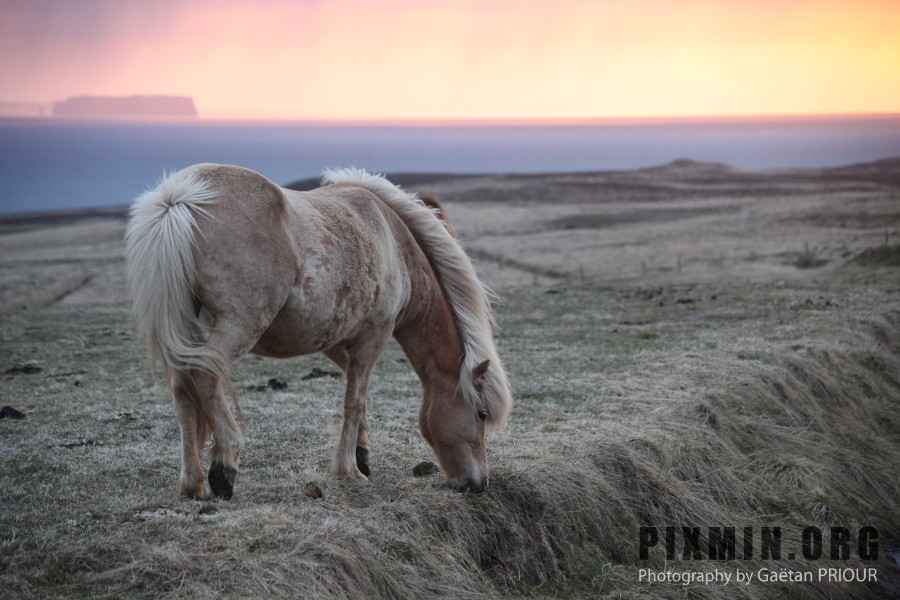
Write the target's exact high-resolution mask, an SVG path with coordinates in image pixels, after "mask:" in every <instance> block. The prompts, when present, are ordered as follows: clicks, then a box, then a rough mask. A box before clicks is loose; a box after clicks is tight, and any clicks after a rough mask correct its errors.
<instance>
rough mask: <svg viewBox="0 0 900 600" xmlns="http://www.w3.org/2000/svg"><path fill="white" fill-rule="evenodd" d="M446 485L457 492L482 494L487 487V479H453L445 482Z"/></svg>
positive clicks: (483, 477) (484, 477)
mask: <svg viewBox="0 0 900 600" xmlns="http://www.w3.org/2000/svg"><path fill="white" fill-rule="evenodd" d="M447 485H449V486H450V487H452V488H453V489H454V490H456V491H457V492H475V493H478V492H483V491H484V490H485V488H486V487H487V486H488V478H487V477H486V476H482V477H478V478H472V477H454V478H452V479H448V480H447Z"/></svg>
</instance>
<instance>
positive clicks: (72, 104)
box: [53, 96, 197, 117]
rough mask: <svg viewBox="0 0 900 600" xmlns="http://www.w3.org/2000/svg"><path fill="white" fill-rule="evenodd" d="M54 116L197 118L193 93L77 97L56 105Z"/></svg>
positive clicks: (54, 106)
mask: <svg viewBox="0 0 900 600" xmlns="http://www.w3.org/2000/svg"><path fill="white" fill-rule="evenodd" d="M53 116H54V117H196V116H197V109H196V108H195V107H194V99H193V98H191V97H190V96H122V97H119V96H74V97H72V98H69V99H67V100H64V101H62V102H56V103H55V104H54V105H53Z"/></svg>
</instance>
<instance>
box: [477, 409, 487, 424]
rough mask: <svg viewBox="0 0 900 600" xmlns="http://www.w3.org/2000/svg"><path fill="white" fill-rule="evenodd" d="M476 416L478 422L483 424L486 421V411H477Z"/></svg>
mask: <svg viewBox="0 0 900 600" xmlns="http://www.w3.org/2000/svg"><path fill="white" fill-rule="evenodd" d="M476 414H477V415H478V420H479V421H482V422H483V421H484V420H485V419H487V416H488V413H487V411H486V410H479V411H477V412H476Z"/></svg>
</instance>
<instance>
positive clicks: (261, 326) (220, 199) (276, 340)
mask: <svg viewBox="0 0 900 600" xmlns="http://www.w3.org/2000/svg"><path fill="white" fill-rule="evenodd" d="M190 169H192V170H193V171H194V173H195V175H196V176H197V177H198V178H201V179H204V180H206V181H208V182H209V186H210V189H211V191H213V192H214V193H215V194H216V200H215V202H213V203H212V204H210V205H208V206H207V207H205V209H206V211H207V212H208V215H209V216H208V218H202V219H200V220H199V229H200V235H198V236H197V238H196V240H195V242H196V247H195V250H194V254H195V260H196V264H197V273H198V283H199V285H198V290H197V297H198V299H199V300H200V303H201V304H202V306H203V307H204V308H206V310H207V311H208V312H209V313H210V315H211V317H212V320H213V322H214V323H216V322H219V323H220V324H221V322H223V321H227V322H228V323H227V326H228V327H231V328H235V329H237V328H238V327H240V328H243V329H249V332H248V334H249V338H252V339H253V340H254V341H255V342H254V344H255V345H253V348H252V349H253V351H254V352H257V353H260V354H268V355H272V356H290V355H296V354H306V353H311V352H316V351H322V350H325V349H327V348H329V347H331V346H334V345H335V344H338V343H341V342H343V341H346V340H349V339H352V338H354V337H355V336H358V335H360V334H361V332H364V331H366V330H369V329H383V330H385V331H387V332H388V333H389V332H390V331H391V330H392V329H393V324H394V322H395V320H396V317H397V315H398V314H399V313H400V312H401V310H402V309H403V307H404V305H405V304H406V302H407V299H408V297H409V293H410V287H411V283H410V275H409V268H408V263H409V262H410V261H411V260H416V259H421V258H422V255H421V252H419V254H418V255H417V254H416V252H417V251H418V247H417V246H416V245H415V241H414V240H413V238H412V236H411V235H410V234H409V232H408V230H406V228H405V227H404V226H403V224H402V222H400V220H399V219H398V218H397V217H396V215H395V214H394V213H393V211H391V210H390V209H389V208H388V207H386V206H385V205H384V203H382V202H381V201H380V200H379V199H378V197H377V196H375V195H374V194H372V193H371V192H369V191H367V190H365V189H363V188H360V187H356V186H351V185H334V186H329V187H327V188H319V189H316V190H312V191H308V192H295V191H291V190H286V189H283V188H281V187H280V186H278V185H276V184H275V183H273V182H271V181H269V180H268V179H266V178H265V177H264V176H262V175H260V174H258V173H256V172H254V171H251V170H248V169H244V168H241V167H232V166H225V165H211V164H203V165H195V166H194V167H190ZM250 349H251V348H250V347H247V348H246V350H250Z"/></svg>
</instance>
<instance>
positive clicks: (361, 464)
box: [356, 446, 369, 477]
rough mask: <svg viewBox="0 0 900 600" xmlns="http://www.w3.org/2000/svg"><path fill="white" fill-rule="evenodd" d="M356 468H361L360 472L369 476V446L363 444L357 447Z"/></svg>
mask: <svg viewBox="0 0 900 600" xmlns="http://www.w3.org/2000/svg"><path fill="white" fill-rule="evenodd" d="M356 468H357V469H359V472H360V473H362V474H363V475H365V476H366V477H368V476H369V450H368V448H363V447H362V446H357V447H356Z"/></svg>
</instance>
